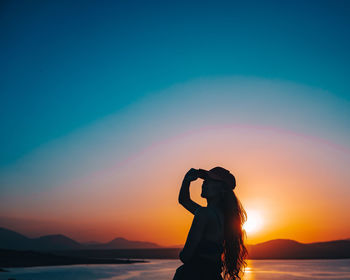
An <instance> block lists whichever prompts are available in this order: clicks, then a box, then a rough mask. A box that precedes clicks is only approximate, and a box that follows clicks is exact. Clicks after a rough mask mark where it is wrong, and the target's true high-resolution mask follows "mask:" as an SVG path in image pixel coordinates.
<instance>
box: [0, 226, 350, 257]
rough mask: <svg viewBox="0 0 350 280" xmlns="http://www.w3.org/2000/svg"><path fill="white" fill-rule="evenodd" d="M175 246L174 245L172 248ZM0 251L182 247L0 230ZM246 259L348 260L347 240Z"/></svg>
mask: <svg viewBox="0 0 350 280" xmlns="http://www.w3.org/2000/svg"><path fill="white" fill-rule="evenodd" d="M176 247H177V246H176ZM0 249H10V250H34V251H55V252H59V251H61V252H62V251H65V252H66V253H65V254H68V252H69V255H70V256H79V257H82V256H83V257H96V256H97V257H106V258H107V257H108V258H110V257H115V258H117V257H118V258H178V255H179V252H180V250H181V249H182V247H180V248H179V247H177V248H175V247H172V248H166V247H162V246H160V245H158V244H156V243H152V242H142V241H132V240H127V239H125V238H122V237H118V238H115V239H113V240H111V241H110V242H107V243H98V242H88V243H79V242H77V241H75V240H73V239H71V238H69V237H66V236H64V235H61V234H57V235H46V236H41V237H38V238H28V237H26V236H24V235H22V234H19V233H17V232H15V231H12V230H9V229H5V228H0ZM247 249H248V253H249V255H248V256H249V258H250V259H333V258H350V239H344V240H334V241H327V242H314V243H300V242H297V241H294V240H290V239H274V240H270V241H266V242H262V243H258V244H255V245H249V244H248V245H247Z"/></svg>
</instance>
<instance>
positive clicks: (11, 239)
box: [0, 228, 162, 251]
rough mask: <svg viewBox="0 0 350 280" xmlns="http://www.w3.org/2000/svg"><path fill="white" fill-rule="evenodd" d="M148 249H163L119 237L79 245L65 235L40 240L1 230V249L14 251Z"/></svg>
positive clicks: (154, 244)
mask: <svg viewBox="0 0 350 280" xmlns="http://www.w3.org/2000/svg"><path fill="white" fill-rule="evenodd" d="M136 248H138V249H141V248H142V249H147V248H162V247H161V246H159V245H158V244H156V243H152V242H143V241H132V240H127V239H125V238H122V237H117V238H115V239H113V240H111V241H109V242H107V243H98V242H96V243H92V244H91V243H89V244H86V243H79V242H77V241H75V240H73V239H71V238H69V237H67V236H65V235H62V234H55V235H44V236H41V237H38V238H28V237H26V236H24V235H22V234H19V233H17V232H15V231H12V230H9V229H5V228H0V249H12V250H37V251H57V250H78V249H80V250H84V249H136Z"/></svg>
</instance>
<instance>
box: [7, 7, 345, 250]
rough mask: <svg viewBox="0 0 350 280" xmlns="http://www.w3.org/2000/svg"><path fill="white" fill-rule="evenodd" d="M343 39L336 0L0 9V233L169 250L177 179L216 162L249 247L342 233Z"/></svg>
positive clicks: (177, 209) (179, 238)
mask: <svg viewBox="0 0 350 280" xmlns="http://www.w3.org/2000/svg"><path fill="white" fill-rule="evenodd" d="M349 30H350V2H349V1H74V3H73V1H2V2H1V4H0V38H1V44H0V67H1V68H0V71H1V75H0V92H1V99H0V102H1V110H0V121H1V130H2V137H1V138H0V226H4V227H8V228H10V229H14V230H18V231H20V232H21V233H24V234H27V235H28V236H33V237H34V236H39V235H42V234H50V233H63V234H66V235H68V236H70V237H72V238H75V239H77V240H78V241H90V240H98V241H108V240H110V239H112V238H114V237H117V236H123V237H126V238H128V239H134V240H145V241H153V242H157V243H159V244H161V245H166V246H168V245H175V244H182V243H184V242H185V238H186V235H187V232H188V229H189V227H190V223H191V219H192V215H191V214H190V213H187V212H186V211H185V210H184V209H183V208H181V206H180V205H179V204H178V203H177V196H178V191H179V188H180V185H181V181H182V179H183V176H184V175H185V173H186V172H187V171H188V170H189V169H190V168H191V167H194V168H204V169H210V168H212V167H215V166H223V167H225V168H227V169H229V170H230V171H231V172H232V173H233V174H235V176H236V179H237V189H236V193H237V196H238V197H239V198H240V200H241V201H242V204H243V206H244V207H245V208H246V210H247V211H248V215H249V212H252V211H255V212H258V213H260V215H261V217H262V219H263V224H262V228H261V229H260V230H259V231H257V232H256V233H252V234H250V235H248V241H249V242H250V243H257V242H261V241H266V240H269V239H273V238H290V239H295V240H298V241H301V242H313V241H326V240H334V239H340V238H349V237H350V225H349V222H348V221H349V220H350V211H349V206H348V205H349V199H350V186H349V182H350V172H349V171H350V170H349V166H350V126H349V121H350V83H349V80H350V79H349V78H350V75H349V74H350V69H349V67H350V52H349V49H350V32H349ZM200 186H201V180H198V181H196V182H194V183H193V187H192V190H193V197H194V198H195V199H196V201H198V202H199V203H201V204H202V205H205V201H204V200H203V199H202V198H200V196H199V194H200Z"/></svg>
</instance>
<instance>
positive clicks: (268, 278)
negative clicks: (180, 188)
mask: <svg viewBox="0 0 350 280" xmlns="http://www.w3.org/2000/svg"><path fill="white" fill-rule="evenodd" d="M180 265H181V262H180V261H179V260H150V262H149V263H135V264H118V265H111V264H109V265H72V266H56V267H32V268H15V269H9V270H10V272H0V280H7V279H8V278H14V279H16V280H29V279H31V280H33V279H35V280H47V279H50V280H51V279H52V280H58V279H64V280H87V279H90V280H141V279H142V280H166V279H169V280H171V279H172V277H173V275H174V273H175V269H176V268H177V267H178V266H180ZM243 279H244V280H273V279H283V280H301V279H308V280H310V279H324V280H330V279H332V280H333V279H335V280H350V259H343V260H249V261H248V267H247V268H246V270H245V275H244V278H243Z"/></svg>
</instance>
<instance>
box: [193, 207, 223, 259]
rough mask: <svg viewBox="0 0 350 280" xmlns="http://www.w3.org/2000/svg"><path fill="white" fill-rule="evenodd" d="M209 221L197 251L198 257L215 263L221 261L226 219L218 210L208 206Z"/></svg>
mask: <svg viewBox="0 0 350 280" xmlns="http://www.w3.org/2000/svg"><path fill="white" fill-rule="evenodd" d="M207 209H208V210H209V211H208V217H209V221H208V224H207V226H206V228H205V230H204V233H203V236H202V239H201V241H200V242H199V244H198V247H197V250H196V256H197V257H200V258H204V259H206V260H210V261H213V262H220V261H221V254H222V252H223V240H224V217H223V214H222V213H221V211H220V210H219V209H217V208H214V207H211V206H208V207H207Z"/></svg>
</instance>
